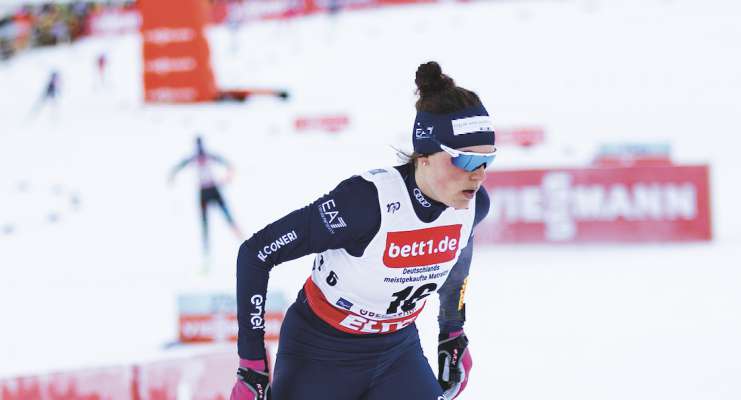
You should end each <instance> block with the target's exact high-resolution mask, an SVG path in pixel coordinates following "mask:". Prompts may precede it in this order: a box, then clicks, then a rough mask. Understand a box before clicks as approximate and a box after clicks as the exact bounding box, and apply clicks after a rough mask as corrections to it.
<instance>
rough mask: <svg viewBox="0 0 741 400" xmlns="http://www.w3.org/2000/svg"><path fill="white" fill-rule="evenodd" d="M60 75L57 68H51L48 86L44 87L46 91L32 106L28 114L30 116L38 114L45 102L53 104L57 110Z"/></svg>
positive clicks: (53, 107)
mask: <svg viewBox="0 0 741 400" xmlns="http://www.w3.org/2000/svg"><path fill="white" fill-rule="evenodd" d="M59 81H60V77H59V71H57V70H55V69H54V70H51V72H50V73H49V78H48V79H47V81H46V86H45V87H44V91H43V92H42V93H41V96H40V97H39V99H38V100H37V101H36V103H34V105H33V108H31V111H30V112H29V114H28V118H30V117H33V116H34V115H36V114H37V113H38V112H39V111H41V109H42V107H44V104H47V103H49V104H51V105H52V109H53V110H56V108H57V97H59V91H60V86H59V85H60V82H59Z"/></svg>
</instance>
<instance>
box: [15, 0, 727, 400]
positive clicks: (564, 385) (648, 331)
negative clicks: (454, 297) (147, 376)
mask: <svg viewBox="0 0 741 400" xmlns="http://www.w3.org/2000/svg"><path fill="white" fill-rule="evenodd" d="M740 17H741V4H739V3H738V2H735V1H731V0H728V1H725V0H706V1H693V0H643V1H637V0H624V1H619V0H611V1H608V0H604V1H596V0H595V1H576V0H574V1H559V2H524V1H523V2H482V3H469V4H452V3H446V4H440V5H428V6H408V7H396V8H389V9H382V10H373V11H364V12H355V13H351V14H343V15H340V16H339V17H338V18H331V17H329V16H315V17H310V18H306V19H304V20H298V21H290V22H269V23H254V24H250V25H246V26H244V27H243V28H242V29H241V30H239V31H238V32H236V33H232V32H230V31H228V30H226V29H223V28H213V29H212V30H210V31H209V33H208V34H209V38H210V42H211V51H212V56H213V64H214V69H215V72H216V75H217V77H218V80H219V83H220V84H221V85H222V86H234V87H239V86H250V87H256V86H257V87H281V88H286V89H288V90H290V91H291V92H292V93H293V98H292V100H291V101H290V102H288V103H283V102H280V101H277V100H273V99H255V100H253V101H250V102H248V103H247V104H220V105H198V106H144V105H143V104H142V102H141V98H142V95H141V94H142V87H141V86H142V85H141V79H140V75H141V73H140V72H141V61H140V50H139V45H140V43H139V39H138V37H136V36H123V37H110V38H103V39H100V38H99V39H90V40H86V41H83V42H80V43H78V44H75V45H72V46H60V47H56V48H53V49H45V50H38V51H33V52H29V53H26V54H24V55H22V56H20V57H17V58H15V59H13V60H11V61H10V62H7V63H4V64H0V110H2V111H0V113H1V117H0V120H1V121H2V128H0V321H1V322H0V323H1V324H2V328H1V329H0V376H14V375H17V374H29V373H34V374H35V373H42V372H47V371H56V370H60V369H66V368H79V367H89V366H104V365H111V364H120V363H124V362H132V361H140V360H147V359H156V358H158V357H163V356H167V354H168V352H167V351H165V350H162V345H163V344H164V343H167V342H171V341H172V340H173V339H174V338H175V336H176V315H175V312H176V296H177V294H179V293H183V292H188V291H198V292H207V291H210V290H218V291H227V292H231V291H233V287H234V264H235V257H236V252H237V248H238V246H239V244H240V241H239V240H237V239H235V238H234V237H233V236H231V234H230V232H229V231H228V229H227V228H226V224H225V223H224V222H223V220H222V219H221V216H220V215H218V214H217V213H214V214H213V218H212V220H213V227H212V228H213V229H212V232H213V243H214V255H213V260H212V262H211V273H210V274H208V275H207V276H205V275H203V274H201V273H199V271H200V270H201V268H202V266H203V263H204V261H203V259H202V257H201V254H200V241H199V240H200V238H199V227H198V219H197V210H196V202H195V197H196V191H195V183H194V177H193V176H186V175H187V174H183V175H182V176H180V177H179V178H178V180H177V181H176V183H175V185H173V186H168V185H167V184H166V177H167V174H168V172H169V169H170V168H171V167H172V166H173V165H174V164H175V163H176V162H177V161H179V160H180V159H181V158H182V157H184V156H185V155H186V154H187V153H188V152H189V151H190V150H191V149H192V145H193V143H192V142H193V138H194V136H195V134H196V133H201V134H203V135H204V137H205V141H206V145H207V147H208V148H210V149H212V150H213V151H215V152H217V153H220V154H222V155H223V156H225V157H226V158H228V159H230V160H231V161H233V162H234V164H235V166H236V168H237V175H236V177H235V179H234V180H233V181H232V183H231V185H230V186H229V187H228V188H227V189H226V191H225V196H226V198H227V201H228V202H229V203H230V205H231V207H232V209H233V213H234V215H235V217H236V219H237V220H238V221H239V223H240V224H241V225H242V227H243V230H244V231H245V233H248V232H253V231H254V230H256V229H259V228H260V227H262V226H264V225H265V224H267V223H269V222H270V221H272V220H274V219H276V218H278V217H279V216H281V215H283V214H285V213H287V212H289V211H291V210H293V209H295V208H298V207H301V206H302V205H304V204H306V203H307V202H309V201H310V200H312V199H313V198H315V197H317V196H319V195H320V194H322V193H325V192H327V191H328V190H330V189H331V188H333V187H334V185H335V184H336V183H337V182H339V180H341V179H343V178H345V177H347V176H349V175H352V174H356V173H359V172H361V171H363V170H366V169H369V168H374V167H378V166H383V165H389V164H392V163H395V161H396V159H395V156H394V151H393V150H392V149H391V147H390V146H397V147H402V148H407V149H408V148H409V139H408V135H409V128H410V126H411V123H412V121H413V115H414V111H413V103H414V99H415V97H414V93H413V90H414V86H413V85H414V84H413V77H414V71H415V69H416V67H417V65H418V64H419V63H421V62H424V61H427V60H431V59H434V60H437V61H439V62H440V63H441V64H442V66H443V68H444V70H445V71H446V72H447V73H449V74H450V75H452V76H453V77H454V78H455V79H456V80H457V83H459V84H460V85H462V86H464V87H468V88H471V89H473V90H475V91H477V92H478V93H479V94H480V95H481V97H482V98H483V100H484V102H485V104H486V105H487V107H488V109H489V110H490V111H491V112H493V113H494V117H495V124H497V126H512V125H519V124H527V125H532V124H539V125H542V126H544V127H545V129H546V135H547V143H546V145H544V146H542V147H541V148H535V149H531V150H521V149H514V148H502V149H500V151H501V154H500V156H499V158H498V160H497V165H496V166H495V168H521V167H553V166H582V165H585V164H586V163H587V162H588V161H589V160H590V159H591V156H592V154H593V152H594V150H595V148H596V147H597V146H598V145H599V144H601V143H615V142H624V141H627V142H669V143H670V144H671V146H672V149H673V153H674V156H675V158H676V160H677V161H679V162H682V163H709V164H710V165H711V190H712V213H713V222H714V227H713V228H714V240H713V242H711V243H696V244H676V245H655V244H652V245H632V246H619V245H609V246H608V245H593V246H563V245H561V246H545V245H543V246H496V247H489V248H486V247H483V246H480V248H479V249H478V250H477V252H476V254H475V256H474V264H473V266H472V278H471V281H470V285H469V290H468V293H467V303H468V318H469V321H468V323H467V325H466V330H467V332H468V334H469V336H470V338H471V349H472V353H473V357H474V361H475V367H474V371H473V374H472V377H471V383H470V385H469V387H468V389H467V390H466V392H465V394H464V395H463V396H461V399H483V398H495V399H546V398H549V399H569V400H579V399H583V400H593V399H601V400H609V399H616V400H618V399H619V400H624V399H632V400H641V399H646V400H648V399H651V400H656V399H672V400H685V399H698V400H699V399H702V400H708V399H728V400H731V399H733V400H737V399H739V398H741V379H739V377H741V341H739V337H741V313H740V312H739V310H741V271H740V270H739V262H738V260H737V261H733V260H734V259H738V258H739V256H741V251H739V245H741V213H740V212H739V211H738V205H739V204H741V187H740V185H739V183H738V182H739V180H738V179H739V178H738V176H739V175H741V161H739V156H738V152H739V147H740V146H739V145H740V144H741V139H739V135H741V118H739V116H741V102H739V93H741V74H740V73H739V71H741V56H740V55H739V54H741V52H739V48H741V24H739V23H738V21H739V20H740V19H739V18H740ZM100 52H105V53H106V54H107V55H108V58H109V64H110V65H109V67H110V70H109V71H108V72H109V74H108V81H107V82H106V83H105V84H104V85H101V84H100V83H97V82H96V78H97V76H96V74H95V57H96V55H97V54H99V53H100ZM53 68H56V69H58V70H59V71H60V72H61V77H62V85H63V87H62V90H63V96H62V98H61V100H60V103H59V104H58V106H57V107H56V108H55V107H51V106H50V105H47V106H44V107H43V108H42V109H41V110H40V111H39V112H37V113H32V112H31V110H32V108H33V104H34V102H35V101H36V100H37V98H38V96H39V95H40V93H41V91H42V89H43V85H44V81H45V79H46V77H47V75H48V74H49V71H50V70H51V69H53ZM334 113H341V114H342V113H345V114H348V115H349V116H350V118H351V122H352V125H351V126H350V128H349V129H348V130H347V131H345V132H343V133H341V134H337V135H334V134H323V133H296V132H294V131H293V128H292V122H293V119H294V118H295V117H297V116H303V115H317V114H334ZM191 172H192V171H191ZM310 264H311V263H310V260H309V259H307V258H304V259H300V260H296V261H293V262H289V263H286V264H284V265H281V266H279V267H277V268H276V269H275V270H274V272H273V274H272V277H271V281H270V288H271V290H282V291H284V292H285V294H286V297H287V298H289V299H292V298H293V296H295V293H296V291H297V290H298V288H299V287H300V285H301V283H302V282H303V281H304V280H305V278H306V276H307V275H308V274H309V271H310ZM436 308H437V304H436V303H435V301H434V300H433V301H431V303H430V304H429V305H428V311H426V312H425V313H423V314H424V315H423V316H422V317H421V319H420V320H419V321H420V322H419V325H420V327H421V330H422V331H423V334H422V339H423V343H424V345H425V351H426V353H427V354H428V358H430V359H431V360H434V359H435V358H436V357H434V352H435V335H436V333H437V330H436V322H435V317H436V315H435V314H436V312H435V311H434V310H436ZM228 389H229V388H225V391H226V390H228Z"/></svg>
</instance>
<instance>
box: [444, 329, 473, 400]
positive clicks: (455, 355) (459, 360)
mask: <svg viewBox="0 0 741 400" xmlns="http://www.w3.org/2000/svg"><path fill="white" fill-rule="evenodd" d="M439 340H440V341H439V342H438V345H437V361H438V374H437V381H438V383H440V386H441V387H442V388H443V396H445V398H446V399H447V400H453V399H455V398H456V397H458V395H459V394H461V392H463V389H465V388H466V385H467V384H468V375H469V372H470V371H471V367H473V360H472V359H471V352H470V351H468V338H467V337H466V335H465V334H464V333H463V331H462V330H460V331H455V332H451V333H449V334H447V335H443V334H441V335H440V336H439Z"/></svg>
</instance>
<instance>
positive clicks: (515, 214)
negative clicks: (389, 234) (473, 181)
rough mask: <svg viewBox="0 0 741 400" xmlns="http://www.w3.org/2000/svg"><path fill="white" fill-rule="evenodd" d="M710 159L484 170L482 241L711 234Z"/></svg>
mask: <svg viewBox="0 0 741 400" xmlns="http://www.w3.org/2000/svg"><path fill="white" fill-rule="evenodd" d="M708 175H709V174H708V166H706V165H700V166H662V167H629V168H587V169H547V170H521V171H493V172H489V173H488V176H487V180H486V182H485V183H484V186H485V187H486V188H487V190H488V191H489V195H490V197H491V200H492V202H491V209H490V212H489V215H488V217H487V218H486V219H485V220H484V221H482V223H481V224H480V225H479V227H478V228H477V230H476V240H477V242H479V243H482V242H483V243H582V242H684V241H703V240H710V239H711V238H712V231H711V213H710V189H709V182H708Z"/></svg>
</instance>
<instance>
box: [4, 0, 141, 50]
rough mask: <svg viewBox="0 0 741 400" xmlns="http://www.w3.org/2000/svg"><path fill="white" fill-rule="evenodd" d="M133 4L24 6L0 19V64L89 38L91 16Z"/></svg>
mask: <svg viewBox="0 0 741 400" xmlns="http://www.w3.org/2000/svg"><path fill="white" fill-rule="evenodd" d="M131 7H134V2H133V1H120V0H119V1H115V0H113V1H111V0H109V1H106V2H105V3H101V2H90V1H74V2H70V3H46V4H33V5H24V6H21V7H19V8H18V9H17V10H16V11H15V12H12V13H10V14H8V15H0V60H3V59H8V58H10V57H11V56H13V55H15V54H18V53H19V52H21V51H23V50H26V49H29V48H33V47H40V46H54V45H57V44H60V43H70V42H74V41H76V40H78V39H80V38H81V37H83V36H85V35H86V34H87V27H88V24H89V22H90V21H89V20H90V18H91V16H92V15H93V14H94V12H96V11H100V10H102V9H109V8H110V9H130V8H131Z"/></svg>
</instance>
